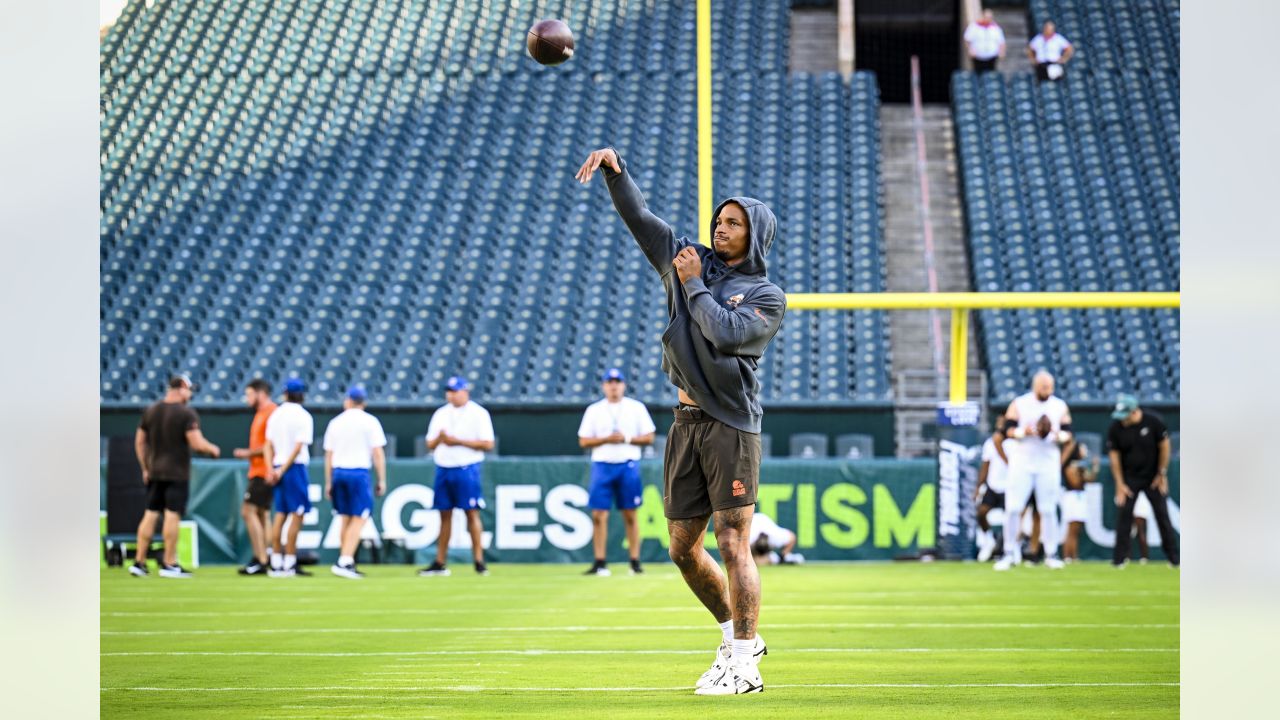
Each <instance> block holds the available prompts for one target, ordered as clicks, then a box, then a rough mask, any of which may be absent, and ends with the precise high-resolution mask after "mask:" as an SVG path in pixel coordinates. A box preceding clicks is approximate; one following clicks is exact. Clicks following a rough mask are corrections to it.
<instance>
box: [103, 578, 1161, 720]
mask: <svg viewBox="0 0 1280 720" xmlns="http://www.w3.org/2000/svg"><path fill="white" fill-rule="evenodd" d="M613 569H614V571H615V572H617V573H618V574H617V575H615V576H614V577H611V578H596V577H583V576H581V575H579V574H578V573H579V572H580V571H581V570H582V568H580V567H576V566H564V565H554V566H550V565H542V566H531V565H501V564H496V565H494V566H493V568H492V570H493V574H492V575H490V576H489V577H478V576H475V575H474V574H473V573H471V572H470V570H469V568H468V567H467V566H464V565H459V566H457V567H455V568H454V571H455V573H456V574H455V575H454V576H452V577H447V578H418V577H415V576H413V572H412V569H411V568H409V567H407V566H369V567H367V568H365V570H366V571H367V572H368V574H369V577H368V578H367V579H365V580H364V581H350V580H342V579H339V578H336V577H333V576H331V575H329V574H328V573H327V568H319V569H318V572H317V575H316V576H315V577H313V578H295V579H288V580H283V579H272V578H241V577H238V576H236V575H235V570H234V569H231V568H225V567H217V568H204V569H202V570H200V571H199V572H198V575H197V577H196V578H195V579H193V580H187V581H178V580H162V579H160V578H158V577H155V576H154V574H153V576H152V577H149V578H145V579H139V578H133V577H130V576H129V575H128V574H127V573H126V572H125V571H124V570H123V569H119V568H114V569H112V570H110V571H104V572H103V575H102V582H101V597H102V617H101V628H102V636H101V652H102V662H101V688H102V693H101V698H102V716H103V717H134V716H137V717H142V716H145V717H148V718H169V717H172V718H191V717H218V718H224V719H229V718H308V717H320V716H331V717H343V718H421V717H440V718H456V717H497V716H501V715H520V716H527V717H548V718H564V717H574V716H577V717H599V716H602V715H605V714H607V715H608V716H609V717H610V718H615V719H616V718H658V717H678V718H689V717H699V718H703V717H734V718H746V717H760V718H765V717H767V718H777V717H803V718H817V717H860V718H907V717H946V718H962V717H973V718H1024V717H1025V718H1032V717H1035V718H1041V717H1067V716H1072V717H1097V716H1104V715H1105V716H1108V717H1172V716H1176V715H1177V712H1178V695H1179V686H1178V664H1179V663H1178V658H1179V654H1178V653H1179V650H1178V573H1177V572H1176V571H1173V570H1170V569H1169V568H1168V567H1166V566H1165V565H1163V564H1161V565H1151V566H1145V567H1137V566H1131V567H1129V568H1128V569H1127V570H1124V571H1115V570H1112V569H1111V568H1110V567H1108V566H1106V565H1100V564H1085V565H1075V566H1070V567H1068V568H1067V569H1065V570H1063V571H1060V572H1053V571H1049V570H1046V569H1043V568H1019V569H1017V570H1014V571H1013V572H1009V573H1004V574H998V573H995V572H992V571H991V569H990V567H989V566H986V565H976V564H972V563H969V564H951V563H947V564H932V565H930V564H909V565H908V564H893V565H890V564H810V565H807V566H803V567H772V568H764V569H763V572H762V575H763V586H764V605H763V609H762V613H761V622H760V630H761V634H763V635H764V637H765V639H766V640H767V641H768V645H769V655H768V657H767V658H766V659H765V660H764V662H763V663H762V664H761V673H762V675H763V677H764V680H765V683H766V690H765V692H764V693H763V694H761V695H750V696H739V697H698V696H695V695H694V694H693V690H692V684H693V682H694V680H695V679H697V677H698V676H699V675H700V674H701V673H702V672H703V671H704V670H705V669H706V668H707V666H708V665H709V663H710V661H711V652H712V650H713V649H714V648H715V646H716V644H717V643H718V642H719V637H718V628H716V626H715V625H714V623H713V622H712V620H711V618H710V616H709V615H707V613H706V612H705V611H704V610H703V609H702V608H701V607H700V606H699V605H698V604H697V603H696V601H695V600H694V598H693V596H692V595H691V594H690V593H689V591H688V589H687V588H685V586H684V584H683V582H682V581H681V579H680V577H679V574H678V573H677V572H676V571H675V569H674V567H672V566H671V565H669V564H663V565H651V566H649V568H648V572H647V573H646V574H645V575H643V576H638V577H632V576H629V575H626V574H625V565H619V564H615V565H614V566H613ZM320 571H323V572H324V574H320Z"/></svg>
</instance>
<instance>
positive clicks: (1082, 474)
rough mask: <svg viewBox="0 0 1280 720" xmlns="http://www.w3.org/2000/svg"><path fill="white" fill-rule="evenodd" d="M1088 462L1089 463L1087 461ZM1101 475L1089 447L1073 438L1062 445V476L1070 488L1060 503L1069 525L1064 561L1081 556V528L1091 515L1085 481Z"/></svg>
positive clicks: (1067, 526)
mask: <svg viewBox="0 0 1280 720" xmlns="http://www.w3.org/2000/svg"><path fill="white" fill-rule="evenodd" d="M1086 463H1088V464H1086ZM1097 477H1098V458H1092V462H1090V461H1089V448H1087V447H1085V446H1084V445H1083V444H1082V443H1080V442H1079V441H1077V440H1076V439H1075V438H1074V437H1073V438H1071V440H1069V441H1068V442H1067V443H1066V444H1065V445H1063V446H1062V480H1063V482H1064V483H1065V484H1066V487H1067V489H1066V491H1065V492H1063V493H1062V499H1061V501H1060V507H1061V508H1062V522H1063V524H1064V525H1066V528H1067V533H1066V537H1065V538H1064V539H1063V541H1062V560H1063V562H1069V563H1070V562H1075V561H1077V560H1079V559H1080V531H1081V530H1083V529H1084V523H1085V521H1086V520H1087V519H1088V512H1089V506H1088V503H1087V502H1086V501H1085V495H1084V486H1085V483H1088V482H1093V481H1094V480H1096V479H1097Z"/></svg>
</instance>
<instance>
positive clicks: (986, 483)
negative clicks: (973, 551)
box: [973, 418, 1016, 562]
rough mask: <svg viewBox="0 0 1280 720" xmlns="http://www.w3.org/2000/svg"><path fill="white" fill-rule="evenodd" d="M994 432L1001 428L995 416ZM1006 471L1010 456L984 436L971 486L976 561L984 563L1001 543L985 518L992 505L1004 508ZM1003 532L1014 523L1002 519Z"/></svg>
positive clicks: (1002, 424)
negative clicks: (976, 482) (976, 473)
mask: <svg viewBox="0 0 1280 720" xmlns="http://www.w3.org/2000/svg"><path fill="white" fill-rule="evenodd" d="M995 422H996V427H995V429H994V430H995V432H999V431H1000V429H1001V428H1002V427H1004V420H1003V418H996V421H995ZM1008 473H1009V458H1008V457H1006V456H1005V455H1004V451H1003V450H1002V449H1000V448H997V447H996V441H995V439H994V438H991V437H989V438H987V440H986V442H984V443H982V465H980V466H979V467H978V486H977V487H975V488H974V489H973V499H974V500H975V501H976V502H977V503H978V509H977V519H978V536H977V538H976V539H977V545H978V562H986V561H988V560H990V559H991V556H992V555H993V554H995V551H996V549H997V548H998V547H999V546H1000V543H997V542H996V536H995V532H994V531H992V529H991V522H990V520H988V519H987V516H988V515H989V514H990V512H991V510H992V509H993V508H1000V509H1001V511H1003V509H1004V490H1005V481H1006V476H1007V475H1008ZM1005 526H1006V527H1005V531H1006V532H1007V531H1008V529H1009V528H1014V529H1015V530H1016V526H1015V525H1014V523H1010V522H1005Z"/></svg>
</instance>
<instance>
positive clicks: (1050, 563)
mask: <svg viewBox="0 0 1280 720" xmlns="http://www.w3.org/2000/svg"><path fill="white" fill-rule="evenodd" d="M1044 566H1045V567H1047V568H1049V569H1050V570H1061V569H1062V568H1064V567H1066V566H1067V565H1066V563H1064V562H1062V561H1061V560H1059V559H1058V558H1056V557H1047V558H1045V559H1044Z"/></svg>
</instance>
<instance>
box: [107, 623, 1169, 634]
mask: <svg viewBox="0 0 1280 720" xmlns="http://www.w3.org/2000/svg"><path fill="white" fill-rule="evenodd" d="M1178 626H1179V625H1178V623H1034V622H1033V623H998V622H993V623H983V622H978V623H952V622H934V623H929V622H918V623H911V622H906V623H875V622H868V623H769V624H768V625H766V626H765V628H764V629H770V628H772V629H777V630H798V629H806V628H808V629H824V630H825V629H831V628H850V629H853V628H856V629H864V630H874V629H904V628H950V629H964V628H973V629H991V628H1012V629H1034V628H1073V629H1096V628H1139V629H1155V628H1176V627H1178ZM646 630H660V631H673V630H699V631H707V625H706V624H705V623H704V624H699V625H606V626H592V625H558V626H537V627H476V628H467V629H466V632H468V633H547V632H560V633H573V632H618V631H646ZM456 632H458V628H453V627H447V628H446V627H418V628H359V627H343V628H222V629H212V630H211V629H205V630H199V629H196V630H189V629H173V630H103V631H101V632H100V633H99V634H100V635H103V636H149V635H306V634H310V633H335V634H357V635H358V634H366V633H370V634H372V633H378V634H412V633H456Z"/></svg>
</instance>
